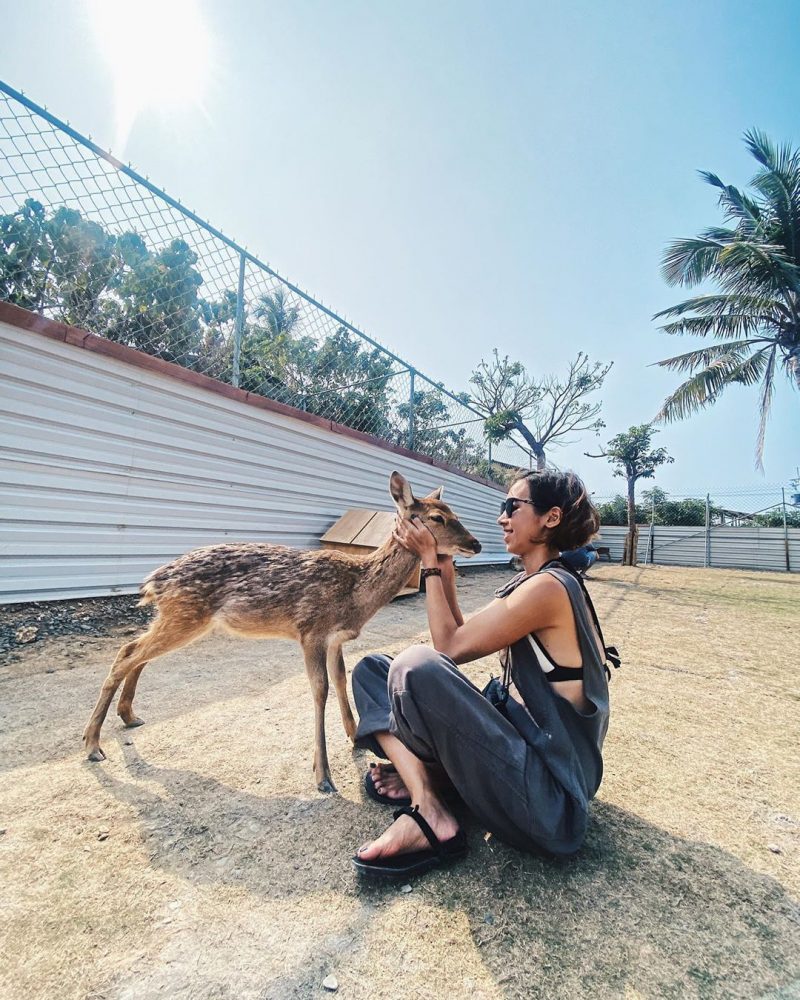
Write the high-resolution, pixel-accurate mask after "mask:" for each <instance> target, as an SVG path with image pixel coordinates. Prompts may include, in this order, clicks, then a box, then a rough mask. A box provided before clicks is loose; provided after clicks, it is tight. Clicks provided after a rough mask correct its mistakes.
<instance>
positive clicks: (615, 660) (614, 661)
mask: <svg viewBox="0 0 800 1000" xmlns="http://www.w3.org/2000/svg"><path fill="white" fill-rule="evenodd" d="M550 566H553V567H555V566H557V567H559V568H560V569H563V570H565V571H566V572H567V573H569V575H570V576H571V577H572V578H573V579H574V580H577V581H578V586H579V587H580V588H581V590H582V592H583V596H584V598H585V600H586V604H587V605H588V607H589V612H590V613H591V616H592V621H593V622H594V627H595V628H596V629H597V634H598V636H599V637H600V644H601V646H602V647H603V652H604V653H605V657H606V660H607V661H608V663H610V664H611V665H612V667H614V669H615V670H617V669H618V668H619V667H620V666H621V665H622V660H621V659H620V655H619V650H618V649H617V647H616V646H607V645H606V640H605V639H604V638H603V630H602V629H601V628H600V622H599V621H598V618H597V612H596V611H595V609H594V604H593V603H592V598H591V597H590V596H589V591H588V590H587V589H586V584H585V583H584V582H583V579H582V578H581V575H580V573H577V572H576V571H575V570H574V569H572V567H571V566H569V565H568V564H567V563H565V562H564V560H563V559H562V558H561V557H560V556H559V558H558V559H551V560H550V562H546V563H545V564H544V566H542V568H541V569H540V570H539V572H540V573H542V572H544V571H545V570H546V569H548V567H550ZM608 663H605V664H604V666H605V671H606V676H607V677H608V679H609V680H611V671H610V670H609V669H608Z"/></svg>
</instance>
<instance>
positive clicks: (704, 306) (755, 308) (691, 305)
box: [653, 293, 781, 319]
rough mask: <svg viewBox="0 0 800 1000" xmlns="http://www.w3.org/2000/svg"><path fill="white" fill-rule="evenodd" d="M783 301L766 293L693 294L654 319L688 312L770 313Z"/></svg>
mask: <svg viewBox="0 0 800 1000" xmlns="http://www.w3.org/2000/svg"><path fill="white" fill-rule="evenodd" d="M780 308H781V303H780V302H776V300H775V299H772V298H769V297H768V296H766V295H744V294H738V295H736V294H732V293H731V294H721V295H720V294H716V295H693V296H692V298H690V299H684V300H683V302H679V303H678V304H677V305H674V306H669V307H668V308H666V309H662V310H661V311H660V312H657V313H656V314H655V315H654V316H653V319H661V318H662V317H664V316H682V315H683V314H684V313H687V312H699V313H702V314H703V315H704V316H726V315H727V316H732V315H735V314H737V313H740V312H744V311H745V310H750V311H752V312H758V313H762V314H765V315H766V314H768V313H769V312H770V311H771V310H773V309H780Z"/></svg>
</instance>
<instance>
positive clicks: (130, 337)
mask: <svg viewBox="0 0 800 1000" xmlns="http://www.w3.org/2000/svg"><path fill="white" fill-rule="evenodd" d="M117 250H118V253H119V255H120V258H121V261H122V266H121V268H120V270H119V271H118V273H117V275H116V276H115V278H114V280H113V281H112V282H111V284H110V288H111V290H112V291H113V293H114V296H113V299H111V300H110V301H108V302H107V303H106V306H105V310H104V312H105V321H106V329H105V330H104V331H103V332H104V333H105V335H106V336H107V337H109V338H110V339H111V340H115V341H117V342H118V343H121V344H127V345H128V346H131V347H135V348H137V349H138V350H140V351H145V352H146V353H147V354H153V355H155V356H156V357H160V358H164V360H165V361H173V362H175V363H176V364H179V365H183V366H184V367H187V368H195V369H200V370H203V369H204V368H205V360H204V358H203V354H202V337H201V328H200V299H199V297H198V289H199V288H200V285H202V283H203V279H202V277H201V275H200V273H199V271H198V270H197V269H196V268H195V264H196V263H197V254H196V253H195V252H194V251H193V250H192V249H191V248H190V247H189V245H188V244H187V243H186V242H185V241H184V240H172V241H171V242H170V243H168V244H167V245H166V246H164V247H162V249H161V250H159V251H158V252H157V253H151V252H150V251H149V250H148V249H147V246H146V244H145V242H144V240H143V239H142V237H141V236H139V235H137V234H136V233H123V235H122V236H120V237H119V238H118V239H117Z"/></svg>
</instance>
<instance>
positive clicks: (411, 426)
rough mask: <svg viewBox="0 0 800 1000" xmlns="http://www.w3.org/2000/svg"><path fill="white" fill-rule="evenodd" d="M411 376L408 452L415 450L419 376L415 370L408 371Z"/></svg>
mask: <svg viewBox="0 0 800 1000" xmlns="http://www.w3.org/2000/svg"><path fill="white" fill-rule="evenodd" d="M408 372H409V375H410V376H411V387H410V389H409V390H408V450H409V451H413V450H414V430H415V428H414V376H415V375H416V374H417V373H416V372H415V371H414V369H413V368H409V369H408Z"/></svg>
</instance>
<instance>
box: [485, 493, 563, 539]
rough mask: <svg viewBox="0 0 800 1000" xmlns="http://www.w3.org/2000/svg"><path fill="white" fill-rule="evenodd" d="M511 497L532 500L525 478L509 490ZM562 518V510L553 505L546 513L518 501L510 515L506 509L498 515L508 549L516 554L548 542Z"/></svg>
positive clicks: (498, 521)
mask: <svg viewBox="0 0 800 1000" xmlns="http://www.w3.org/2000/svg"><path fill="white" fill-rule="evenodd" d="M508 495H509V497H516V498H517V499H519V500H527V501H530V492H529V491H528V484H527V483H526V482H525V480H524V479H520V480H518V481H517V482H516V483H514V484H513V485H512V486H511V489H510V490H509V491H508ZM560 520H561V510H560V509H559V508H558V507H553V508H551V509H550V510H549V511H547V512H546V513H545V514H540V513H539V512H538V511H537V510H536V508H535V507H534V506H533V504H531V503H530V502H528V503H518V504H516V506H515V510H514V512H513V514H511V515H510V516H509V515H508V514H506V512H505V511H503V513H502V514H501V515H500V517H498V519H497V523H498V524H499V525H500V527H501V528H502V529H503V541H504V542H505V545H506V549H507V550H508V551H509V552H510V553H511V554H512V555H515V556H522V555H525V553H526V552H528V551H530V549H531V548H532V547H533V546H534V545H541V544H542V543H543V542H545V543H546V542H547V536H548V535H549V534H550V530H551V529H552V528H554V527H555V526H556V525H557V524H558V522H559V521H560Z"/></svg>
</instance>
